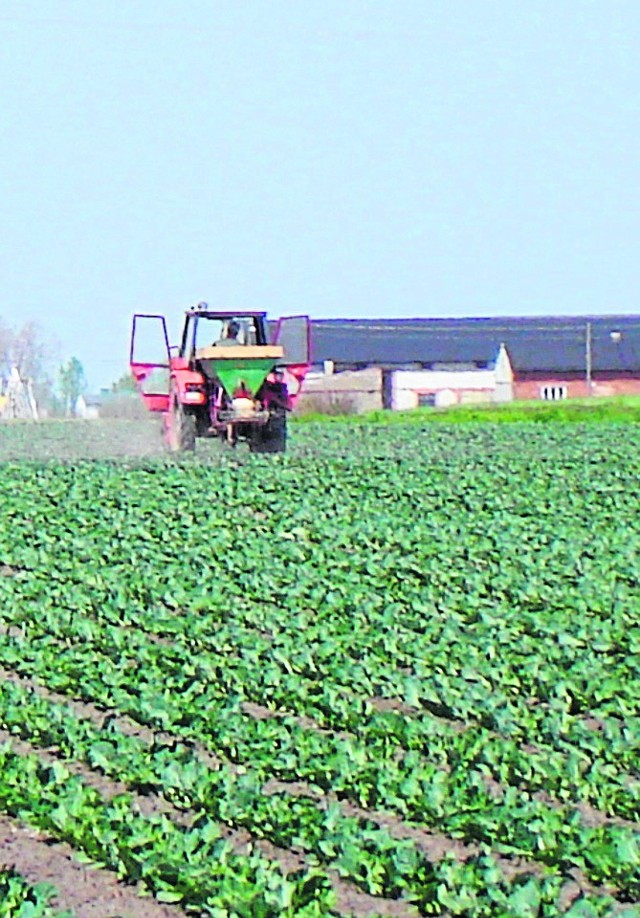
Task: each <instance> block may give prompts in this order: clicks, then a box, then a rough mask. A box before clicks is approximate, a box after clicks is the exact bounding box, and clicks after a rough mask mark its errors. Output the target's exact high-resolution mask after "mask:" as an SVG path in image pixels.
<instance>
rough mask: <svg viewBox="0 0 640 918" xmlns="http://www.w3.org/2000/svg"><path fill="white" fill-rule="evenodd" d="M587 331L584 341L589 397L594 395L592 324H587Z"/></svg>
mask: <svg viewBox="0 0 640 918" xmlns="http://www.w3.org/2000/svg"><path fill="white" fill-rule="evenodd" d="M585 331H586V333H585V341H584V363H585V376H586V382H587V395H591V394H592V393H591V389H592V380H591V371H592V363H591V322H587V327H586V330H585Z"/></svg>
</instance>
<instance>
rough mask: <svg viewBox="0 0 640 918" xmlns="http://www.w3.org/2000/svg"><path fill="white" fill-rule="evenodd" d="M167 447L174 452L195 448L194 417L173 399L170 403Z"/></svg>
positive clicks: (191, 450) (190, 451) (186, 451)
mask: <svg viewBox="0 0 640 918" xmlns="http://www.w3.org/2000/svg"><path fill="white" fill-rule="evenodd" d="M168 434H169V435H168V438H167V439H168V442H169V449H170V450H171V452H174V453H192V452H193V451H194V450H195V448H196V418H195V415H193V414H189V412H187V411H185V410H184V407H183V406H182V405H181V404H180V402H179V401H178V400H177V399H175V400H174V401H173V403H172V405H171V416H170V418H169V431H168Z"/></svg>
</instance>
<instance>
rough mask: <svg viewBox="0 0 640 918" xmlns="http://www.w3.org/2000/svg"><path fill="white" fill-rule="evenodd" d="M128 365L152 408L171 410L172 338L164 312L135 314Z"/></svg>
mask: <svg viewBox="0 0 640 918" xmlns="http://www.w3.org/2000/svg"><path fill="white" fill-rule="evenodd" d="M129 365H130V367H131V373H132V374H133V378H134V379H135V381H136V385H137V387H138V391H139V392H140V394H141V395H142V398H143V399H144V403H145V405H146V407H147V408H148V409H149V411H168V410H169V380H170V368H169V338H168V336H167V323H166V321H165V318H164V316H156V315H147V314H145V313H137V314H136V315H134V317H133V326H132V328H131V350H130V354H129Z"/></svg>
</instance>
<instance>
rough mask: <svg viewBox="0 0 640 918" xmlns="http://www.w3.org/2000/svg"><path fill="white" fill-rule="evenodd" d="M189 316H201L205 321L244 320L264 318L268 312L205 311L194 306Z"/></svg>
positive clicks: (248, 310) (239, 310) (189, 311)
mask: <svg viewBox="0 0 640 918" xmlns="http://www.w3.org/2000/svg"><path fill="white" fill-rule="evenodd" d="M186 314H187V315H188V316H201V317H202V318H204V319H243V318H247V319H249V318H251V319H253V318H255V317H256V316H257V317H258V318H264V317H265V316H266V312H258V311H256V310H254V309H205V308H204V307H200V306H193V307H191V308H190V309H187V311H186Z"/></svg>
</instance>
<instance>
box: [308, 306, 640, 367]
mask: <svg viewBox="0 0 640 918" xmlns="http://www.w3.org/2000/svg"><path fill="white" fill-rule="evenodd" d="M589 322H590V323H591V342H592V345H591V353H592V368H593V372H594V373H597V372H622V373H629V372H635V373H640V315H608V316H519V317H497V316H496V317H491V318H478V319H469V318H454V319H314V320H313V321H312V347H313V355H312V356H313V360H314V362H316V363H319V362H321V361H324V360H333V361H335V362H336V363H342V364H374V365H378V366H393V365H399V364H411V363H420V364H432V363H485V364H486V363H492V362H493V361H494V360H495V358H496V355H497V353H498V349H499V347H500V344H502V343H504V344H505V346H506V348H507V351H508V353H509V358H510V360H511V364H512V366H513V369H514V370H515V371H516V372H517V371H521V372H536V371H539V372H545V371H550V372H572V371H573V372H579V371H584V370H585V364H586V338H587V323H589ZM612 332H619V333H620V337H619V339H618V340H616V338H617V336H614V337H613V338H612Z"/></svg>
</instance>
